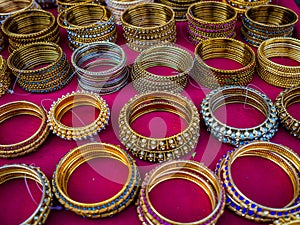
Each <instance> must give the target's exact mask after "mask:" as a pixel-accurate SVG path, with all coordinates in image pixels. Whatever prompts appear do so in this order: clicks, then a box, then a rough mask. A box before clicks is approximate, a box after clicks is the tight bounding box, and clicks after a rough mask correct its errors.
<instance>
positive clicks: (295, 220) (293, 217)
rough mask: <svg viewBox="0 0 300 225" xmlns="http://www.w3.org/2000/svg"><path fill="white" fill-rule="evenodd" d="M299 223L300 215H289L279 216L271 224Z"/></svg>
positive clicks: (291, 224) (295, 224)
mask: <svg viewBox="0 0 300 225" xmlns="http://www.w3.org/2000/svg"><path fill="white" fill-rule="evenodd" d="M299 224H300V215H299V214H296V215H291V216H289V217H281V218H279V219H278V220H275V221H274V223H273V225H299Z"/></svg>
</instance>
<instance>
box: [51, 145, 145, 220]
mask: <svg viewBox="0 0 300 225" xmlns="http://www.w3.org/2000/svg"><path fill="white" fill-rule="evenodd" d="M96 158H111V159H115V160H118V161H120V162H121V163H123V164H124V165H125V166H126V167H127V168H128V177H127V179H126V183H125V184H124V185H123V187H122V189H121V190H120V191H119V192H118V193H117V194H116V195H114V196H113V197H111V198H109V199H106V200H104V201H101V202H97V203H81V202H78V201H76V200H73V199H71V198H70V197H69V195H68V190H67V186H68V181H69V178H70V176H71V175H72V173H73V172H74V170H76V169H77V168H78V167H79V166H80V165H82V164H83V163H86V162H88V161H89V160H92V159H96ZM140 183H141V178H140V174H139V171H138V168H137V166H136V164H135V161H134V160H133V159H132V158H131V157H130V155H129V154H128V153H126V152H125V151H124V150H123V149H121V148H120V147H118V146H115V145H111V144H106V143H89V144H85V145H82V146H79V147H77V148H74V149H72V150H71V151H70V152H68V153H67V154H66V155H65V156H64V157H63V158H62V159H61V160H60V162H59V163H58V165H57V167H56V170H55V172H54V174H53V180H52V185H53V192H54V194H55V196H56V198H57V199H58V201H59V202H60V203H61V204H62V205H63V206H64V207H65V208H67V209H69V210H71V211H73V212H75V213H76V214H78V215H81V216H84V217H88V218H103V217H109V216H112V215H115V214H117V213H119V212H121V211H122V210H124V209H125V208H126V207H127V206H129V204H130V203H132V202H133V200H134V199H135V196H136V195H137V194H138V189H139V186H140Z"/></svg>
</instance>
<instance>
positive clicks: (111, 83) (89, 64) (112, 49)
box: [71, 42, 129, 94]
mask: <svg viewBox="0 0 300 225" xmlns="http://www.w3.org/2000/svg"><path fill="white" fill-rule="evenodd" d="M71 61H72V64H73V66H74V68H75V71H76V73H77V74H78V84H79V86H80V87H81V88H82V89H84V90H86V91H92V92H97V93H99V94H110V93H113V92H116V91H118V90H120V89H121V88H122V87H124V86H125V85H126V84H127V82H128V79H129V70H128V68H127V66H126V55H125V52H124V51H123V49H122V48H121V47H119V46H118V45H117V44H115V43H111V42H94V43H90V44H86V45H83V46H81V47H79V48H77V49H76V50H75V51H74V52H73V54H72V58H71ZM103 68H104V69H103Z"/></svg>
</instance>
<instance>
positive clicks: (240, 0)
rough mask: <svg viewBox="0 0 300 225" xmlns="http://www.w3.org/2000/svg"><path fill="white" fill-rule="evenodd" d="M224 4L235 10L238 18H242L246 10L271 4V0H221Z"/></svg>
mask: <svg viewBox="0 0 300 225" xmlns="http://www.w3.org/2000/svg"><path fill="white" fill-rule="evenodd" d="M223 2H224V3H227V4H228V5H230V6H231V7H233V8H234V9H235V11H236V12H237V13H238V16H239V18H241V19H242V18H243V17H244V14H245V12H246V11H247V9H249V8H252V7H255V6H260V5H266V4H269V3H271V2H272V0H256V1H245V0H223Z"/></svg>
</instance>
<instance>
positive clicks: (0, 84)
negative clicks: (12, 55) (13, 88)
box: [0, 55, 11, 97]
mask: <svg viewBox="0 0 300 225" xmlns="http://www.w3.org/2000/svg"><path fill="white" fill-rule="evenodd" d="M10 82H11V79H10V71H9V69H8V67H7V63H6V60H5V59H3V57H2V56H1V55H0V97H1V96H2V95H4V94H5V93H6V92H7V90H8V88H9V85H10Z"/></svg>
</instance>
